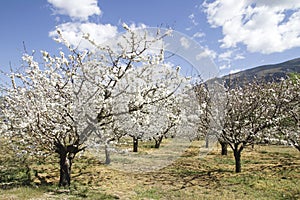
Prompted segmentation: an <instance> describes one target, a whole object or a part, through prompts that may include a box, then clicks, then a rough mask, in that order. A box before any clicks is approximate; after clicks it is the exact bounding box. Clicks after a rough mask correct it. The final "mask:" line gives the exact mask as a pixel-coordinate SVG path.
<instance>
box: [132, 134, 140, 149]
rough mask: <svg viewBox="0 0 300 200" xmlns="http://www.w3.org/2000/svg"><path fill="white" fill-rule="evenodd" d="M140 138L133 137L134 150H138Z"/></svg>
mask: <svg viewBox="0 0 300 200" xmlns="http://www.w3.org/2000/svg"><path fill="white" fill-rule="evenodd" d="M138 146H139V139H138V138H137V137H133V152H138Z"/></svg>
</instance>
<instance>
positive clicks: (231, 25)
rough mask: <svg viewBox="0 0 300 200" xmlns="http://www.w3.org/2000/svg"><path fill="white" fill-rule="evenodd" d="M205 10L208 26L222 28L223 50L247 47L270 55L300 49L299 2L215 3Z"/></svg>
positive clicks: (243, 0)
mask: <svg viewBox="0 0 300 200" xmlns="http://www.w3.org/2000/svg"><path fill="white" fill-rule="evenodd" d="M203 7H204V10H205V12H206V14H207V19H208V23H209V24H210V25H211V26H212V27H221V28H222V32H223V35H224V37H223V38H222V39H221V40H220V42H221V47H222V48H235V47H236V46H237V45H238V44H243V45H245V46H246V47H247V50H248V51H250V52H260V53H264V54H270V53H274V52H282V51H285V50H287V49H291V48H294V47H300V1H299V0H289V1H283V0H271V1H270V0H253V1H249V0H240V1H235V0H215V1H213V2H207V1H205V2H204V3H203ZM238 58H240V57H238Z"/></svg>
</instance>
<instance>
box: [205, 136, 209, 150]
mask: <svg viewBox="0 0 300 200" xmlns="http://www.w3.org/2000/svg"><path fill="white" fill-rule="evenodd" d="M205 148H209V136H208V134H206V136H205Z"/></svg>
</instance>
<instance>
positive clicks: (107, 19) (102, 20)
mask: <svg viewBox="0 0 300 200" xmlns="http://www.w3.org/2000/svg"><path fill="white" fill-rule="evenodd" d="M123 22H125V23H126V24H128V25H133V24H134V26H136V27H139V26H146V27H163V28H166V27H171V28H173V29H174V30H175V31H178V32H181V33H184V34H186V35H188V36H190V37H191V38H192V39H193V40H195V41H197V42H198V43H199V44H200V45H201V46H202V47H203V48H204V50H205V51H204V52H203V55H204V56H208V57H210V58H211V59H212V60H213V61H214V62H215V64H216V65H217V67H219V69H220V71H221V72H220V73H221V74H227V73H230V72H236V71H239V70H243V69H247V68H251V67H255V66H259V65H263V64H271V63H279V62H283V61H286V60H289V59H293V58H297V57H300V55H299V52H300V3H299V1H298V0H289V1H282V0H272V1H269V0H252V1H250V0H207V1H196V0H187V1H183V0H178V1H174V0H151V1H149V0H148V1H145V0H127V1H125V0H118V1H117V0H99V1H97V0H26V1H24V0H6V1H1V2H0V27H1V29H0V36H1V37H0V44H1V45H0V52H1V54H0V68H1V69H2V70H5V71H7V70H9V68H10V65H11V66H12V67H13V68H16V67H18V66H20V65H21V63H22V61H21V56H22V54H23V53H24V46H23V42H24V43H25V47H26V50H27V52H28V53H31V52H32V50H35V51H36V55H37V56H39V51H40V50H47V51H49V52H53V53H55V52H57V51H58V49H59V48H60V45H59V44H57V43H56V42H55V41H53V39H52V37H54V36H55V33H54V32H53V31H54V30H55V27H60V29H61V30H62V31H63V33H64V34H65V36H66V38H67V39H69V40H70V42H71V43H73V44H76V42H78V38H79V37H80V36H81V35H82V32H83V31H85V30H87V31H91V32H92V34H91V36H94V37H95V38H96V39H97V40H98V41H100V42H101V41H105V40H106V39H108V38H110V37H111V36H112V35H114V34H116V33H117V32H121V31H123V30H122V27H121V25H122V23H123Z"/></svg>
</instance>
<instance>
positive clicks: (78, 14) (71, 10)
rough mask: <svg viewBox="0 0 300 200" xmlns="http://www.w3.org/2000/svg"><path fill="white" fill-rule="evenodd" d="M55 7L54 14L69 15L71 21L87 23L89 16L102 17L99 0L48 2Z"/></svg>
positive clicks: (51, 0)
mask: <svg viewBox="0 0 300 200" xmlns="http://www.w3.org/2000/svg"><path fill="white" fill-rule="evenodd" d="M48 2H49V3H50V4H52V5H53V7H54V8H53V9H54V14H60V15H68V16H70V17H71V19H74V20H80V21H87V20H88V18H89V16H92V15H100V14H101V10H100V8H99V7H98V5H97V0H48Z"/></svg>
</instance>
